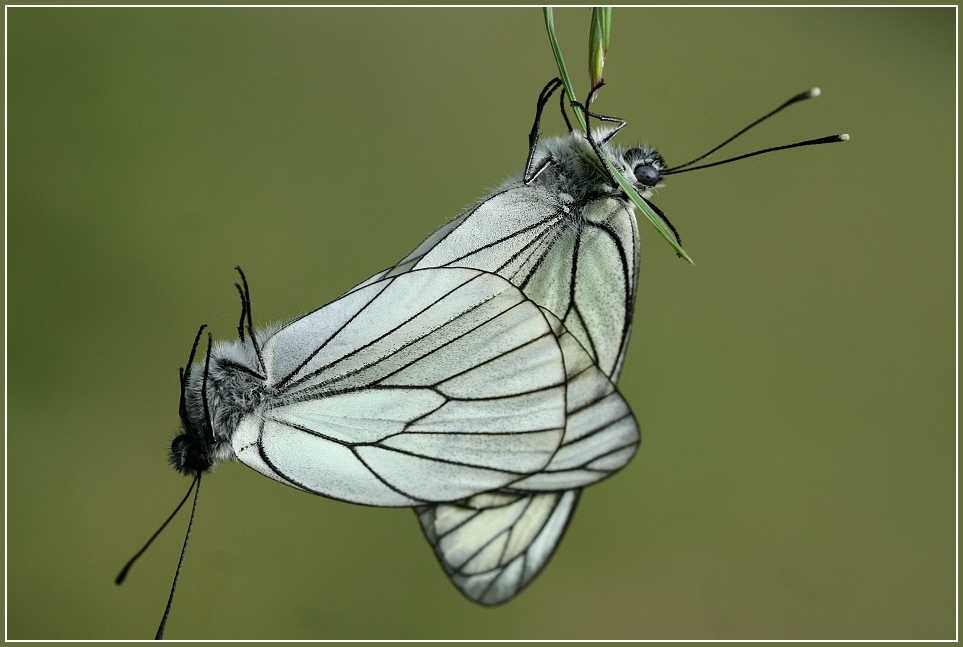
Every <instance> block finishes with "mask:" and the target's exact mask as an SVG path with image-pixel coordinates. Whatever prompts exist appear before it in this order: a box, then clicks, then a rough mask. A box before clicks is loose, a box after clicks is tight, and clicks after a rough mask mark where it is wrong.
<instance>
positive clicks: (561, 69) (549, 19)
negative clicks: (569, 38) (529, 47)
mask: <svg viewBox="0 0 963 647" xmlns="http://www.w3.org/2000/svg"><path fill="white" fill-rule="evenodd" d="M543 12H544V14H545V29H547V30H548V41H549V42H550V43H551V44H552V52H553V53H554V54H555V63H556V65H558V75H559V78H561V79H562V85H564V86H565V94H567V95H568V101H569V105H571V104H572V103H574V102H576V101H578V99H576V98H575V89H574V88H573V86H572V79H571V77H569V75H568V68H567V67H565V60H564V59H563V58H562V50H561V48H560V47H559V46H558V38H557V37H556V36H555V17H554V15H553V11H552V7H545V8H544V9H543ZM572 112H573V113H575V118H576V119H577V120H578V123H579V125H581V126H582V130H583V131H587V130H588V127H587V126H586V124H585V115H583V114H582V111H581V110H579V109H578V108H575V107H573V108H572Z"/></svg>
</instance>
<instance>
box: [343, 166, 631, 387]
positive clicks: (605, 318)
mask: <svg viewBox="0 0 963 647" xmlns="http://www.w3.org/2000/svg"><path fill="white" fill-rule="evenodd" d="M426 267H472V268H477V269H481V270H485V271H487V272H493V273H495V274H498V275H500V276H503V277H504V278H506V279H508V280H509V281H510V282H511V283H512V284H513V285H515V286H517V287H518V288H520V289H521V290H522V291H523V292H524V293H525V295H526V296H527V297H528V298H529V299H531V300H532V301H534V302H535V303H537V304H538V305H540V306H541V307H543V308H545V309H546V310H548V311H549V312H551V313H552V314H554V315H555V316H556V317H558V319H560V320H561V321H562V322H563V324H564V325H565V328H566V329H567V330H568V331H569V332H571V334H572V335H573V336H574V337H575V338H576V339H577V340H578V342H579V343H580V344H581V345H582V347H583V348H585V350H586V351H587V352H588V354H589V356H590V357H591V359H592V361H593V362H594V363H595V364H596V365H597V366H598V367H599V368H600V369H601V370H602V372H603V373H604V374H605V375H606V376H607V377H609V378H611V379H612V380H613V381H617V379H618V374H619V371H620V370H621V367H622V360H623V357H624V354H625V348H626V345H627V344H628V337H629V332H630V331H631V326H632V312H633V308H634V303H635V290H636V285H637V283H638V268H639V235H638V227H637V224H636V220H635V216H634V215H633V214H632V212H631V211H629V210H628V208H627V207H626V206H625V204H624V203H623V202H622V201H619V200H616V199H614V198H605V197H599V198H596V199H594V200H592V201H591V202H589V203H588V204H587V205H586V206H584V207H582V208H580V209H578V211H577V212H576V210H575V207H574V205H572V206H570V205H569V204H566V203H565V202H564V201H563V199H562V197H560V196H559V195H558V194H555V193H553V192H551V191H548V190H546V189H544V188H541V187H538V186H525V185H523V184H522V183H521V182H518V183H516V184H513V185H510V186H509V188H507V189H505V190H503V191H501V192H498V193H495V194H493V195H491V196H489V197H488V198H486V199H485V200H483V201H482V202H481V203H480V204H478V205H477V206H476V207H474V208H473V209H471V210H469V211H467V212H466V213H464V214H462V215H461V216H459V217H457V218H455V219H454V220H452V221H450V222H449V223H447V224H445V225H444V226H443V227H441V228H440V229H438V230H437V231H435V232H434V233H433V234H431V235H430V236H429V237H428V238H427V239H426V240H425V241H424V242H422V243H421V245H419V246H418V247H417V248H416V249H415V250H414V251H413V252H411V254H409V255H408V256H406V257H405V258H404V259H402V260H401V261H400V262H399V263H398V264H397V265H395V266H394V267H392V268H390V269H389V270H387V271H385V272H383V273H381V274H378V275H377V276H376V277H375V278H374V279H371V280H375V279H378V278H382V277H388V276H397V275H399V274H401V273H404V272H406V271H408V270H410V269H417V268H426ZM369 281H370V280H369ZM362 285H366V284H362Z"/></svg>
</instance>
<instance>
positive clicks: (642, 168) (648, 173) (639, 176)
mask: <svg viewBox="0 0 963 647" xmlns="http://www.w3.org/2000/svg"><path fill="white" fill-rule="evenodd" d="M633 172H634V173H635V179H636V180H638V182H639V184H644V185H645V186H655V185H656V184H658V183H659V180H660V179H662V174H661V173H660V172H659V169H657V168H655V167H654V166H652V165H651V164H640V165H638V166H636V167H635V169H633Z"/></svg>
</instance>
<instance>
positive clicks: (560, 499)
mask: <svg viewBox="0 0 963 647" xmlns="http://www.w3.org/2000/svg"><path fill="white" fill-rule="evenodd" d="M579 493H580V490H568V491H566V492H545V493H541V494H535V495H530V496H522V495H518V494H509V493H491V494H481V495H478V496H475V497H472V498H471V499H468V500H467V501H463V502H461V503H442V504H438V505H430V506H420V507H417V508H415V513H416V514H417V515H418V521H419V522H420V523H421V527H422V530H424V532H425V536H426V537H427V538H428V541H429V542H430V543H431V545H432V547H433V548H434V550H435V554H436V555H437V557H438V560H439V561H440V562H441V565H442V568H444V569H445V572H446V573H448V576H449V577H450V578H451V581H452V582H453V583H454V584H455V586H457V587H458V589H459V590H460V591H461V592H462V593H464V594H465V596H466V597H468V598H469V599H470V600H473V601H474V602H478V603H479V604H484V605H486V606H493V605H496V604H501V603H503V602H507V601H508V600H510V599H511V598H512V597H514V596H515V595H516V594H518V593H519V592H520V591H521V590H522V589H523V588H525V586H527V585H528V584H529V582H531V581H532V579H533V578H534V577H535V576H536V575H538V573H539V572H540V571H541V570H542V568H543V567H544V566H545V564H546V563H547V562H548V559H549V558H550V557H551V556H552V553H553V552H554V551H555V548H556V546H558V542H559V540H561V538H562V535H563V534H564V532H565V528H566V527H567V526H568V521H569V519H570V518H571V515H572V512H573V511H574V510H575V505H576V503H578V497H579Z"/></svg>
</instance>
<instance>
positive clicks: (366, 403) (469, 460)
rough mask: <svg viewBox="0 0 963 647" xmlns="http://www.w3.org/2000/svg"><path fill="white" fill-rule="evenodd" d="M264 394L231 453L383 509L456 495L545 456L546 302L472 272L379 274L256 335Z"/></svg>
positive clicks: (556, 404) (556, 364) (553, 419)
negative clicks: (267, 334) (534, 300)
mask: <svg viewBox="0 0 963 647" xmlns="http://www.w3.org/2000/svg"><path fill="white" fill-rule="evenodd" d="M261 353H262V357H263V361H264V365H265V371H266V374H267V386H266V388H267V391H268V392H269V393H270V394H271V395H270V399H269V401H268V403H267V404H266V405H265V406H263V407H261V408H260V409H258V410H257V411H256V412H255V413H253V414H251V415H248V416H246V417H245V418H244V419H242V421H241V423H240V424H239V425H238V427H237V430H236V432H235V434H234V436H233V438H232V446H233V448H234V452H235V455H236V456H237V458H238V459H239V460H241V461H242V462H243V463H245V464H247V465H248V466H250V467H252V468H254V469H256V470H258V471H259V472H261V473H263V474H265V475H267V476H270V477H272V478H275V479H277V480H279V481H281V482H283V483H286V484H288V485H292V486H294V487H298V488H301V489H304V490H307V491H310V492H314V493H316V494H321V495H324V496H328V497H331V498H335V499H341V500H345V501H350V502H353V503H362V504H367V505H379V506H410V505H416V504H419V503H424V502H440V501H453V500H459V499H463V498H466V497H471V496H473V495H475V494H478V493H481V492H486V491H489V490H494V489H498V488H501V487H503V486H504V485H507V484H508V483H511V482H512V481H516V480H518V479H519V478H522V477H524V476H526V475H530V474H534V473H536V472H538V471H539V470H541V469H542V468H543V467H545V465H546V464H548V462H549V461H550V460H551V458H552V456H553V455H554V453H555V450H556V449H557V448H558V445H559V443H560V441H561V438H562V436H563V433H564V425H565V372H564V364H563V361H562V357H561V351H560V349H559V346H558V341H557V339H556V337H555V335H554V333H553V331H552V330H551V327H550V326H549V323H548V322H547V320H546V319H545V316H544V314H543V313H542V311H541V310H540V309H539V308H538V307H537V306H535V304H533V303H532V302H531V301H530V300H528V299H526V298H525V297H524V295H523V294H522V293H521V292H520V291H519V290H518V289H517V288H515V287H514V286H512V285H511V284H510V283H508V282H507V281H505V280H504V279H502V278H500V277H498V276H496V275H493V274H489V273H485V272H480V271H477V270H471V269H460V268H459V269H429V270H418V271H412V272H409V273H406V274H404V275H400V276H395V277H390V278H385V279H383V280H380V281H376V282H373V283H370V284H369V285H367V286H366V287H364V288H361V289H358V290H355V291H353V292H351V293H349V294H347V295H345V296H344V297H342V298H341V299H338V300H337V301H335V302H333V303H331V304H328V305H327V306H325V307H323V308H321V309H319V310H317V311H315V312H313V313H310V314H308V315H305V316H304V317H301V318H300V319H297V320H295V321H293V322H291V323H289V324H287V325H285V326H283V327H282V328H280V329H279V330H278V331H277V332H275V333H274V334H273V335H271V336H270V337H269V338H267V339H266V340H264V341H263V342H262V344H261Z"/></svg>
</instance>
